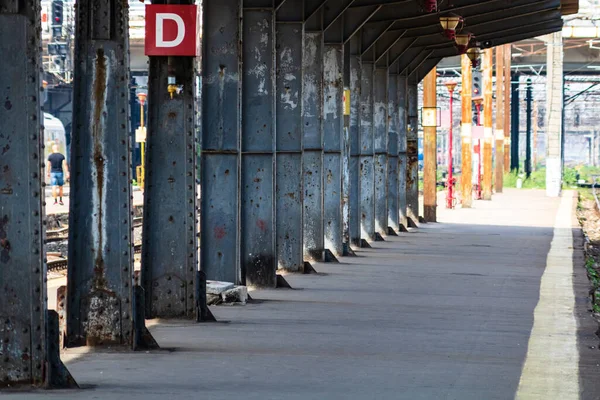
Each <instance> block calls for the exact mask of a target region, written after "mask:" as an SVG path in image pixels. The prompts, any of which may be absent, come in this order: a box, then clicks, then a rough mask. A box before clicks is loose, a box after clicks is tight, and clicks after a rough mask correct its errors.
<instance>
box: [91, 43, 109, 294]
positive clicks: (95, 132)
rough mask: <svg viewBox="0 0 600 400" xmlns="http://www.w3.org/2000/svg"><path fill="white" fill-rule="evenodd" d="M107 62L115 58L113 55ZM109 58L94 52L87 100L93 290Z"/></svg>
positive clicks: (99, 249) (99, 275) (99, 264)
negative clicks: (89, 137)
mask: <svg viewBox="0 0 600 400" xmlns="http://www.w3.org/2000/svg"><path fill="white" fill-rule="evenodd" d="M111 59H113V60H114V59H115V58H114V56H113V57H111ZM108 60H109V57H107V56H106V55H105V54H104V50H103V49H98V51H97V53H96V58H95V62H94V64H93V69H92V77H93V78H92V79H93V81H92V88H93V92H92V98H91V101H92V103H91V106H92V110H93V111H92V113H91V120H90V126H91V129H92V141H91V146H92V149H91V154H92V159H91V160H90V162H91V165H92V166H93V172H92V193H93V195H92V209H93V210H95V212H94V213H93V214H92V215H91V221H92V226H94V229H92V235H93V246H94V252H95V260H94V283H93V284H94V287H95V288H97V289H101V288H104V287H105V286H106V279H105V274H106V271H105V269H104V268H105V265H104V252H105V249H104V248H103V246H104V244H105V241H106V239H105V238H106V226H107V225H106V213H105V210H106V190H107V187H108V181H109V176H108V175H107V161H106V155H105V151H104V141H105V139H106V138H105V134H106V133H107V132H106V118H107V117H108V113H107V108H106V97H107V87H108V79H109V77H110V76H111V71H110V70H111V68H112V65H110V64H109V62H108Z"/></svg>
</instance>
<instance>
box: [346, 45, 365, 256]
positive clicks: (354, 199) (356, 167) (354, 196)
mask: <svg viewBox="0 0 600 400" xmlns="http://www.w3.org/2000/svg"><path fill="white" fill-rule="evenodd" d="M358 41H359V37H358V36H354V37H353V38H352V39H351V40H350V51H351V52H352V53H353V54H352V55H351V56H350V57H349V60H350V66H349V67H350V82H349V86H350V123H349V136H350V164H349V167H348V170H349V174H350V177H349V181H350V206H349V225H350V242H351V243H352V244H353V245H354V246H358V245H359V244H360V226H361V216H360V215H361V213H360V201H359V189H360V161H359V158H360V147H361V146H360V135H359V128H360V115H359V113H360V102H361V99H360V88H361V70H362V64H361V62H360V57H359V56H357V55H356V53H358V49H357V47H358Z"/></svg>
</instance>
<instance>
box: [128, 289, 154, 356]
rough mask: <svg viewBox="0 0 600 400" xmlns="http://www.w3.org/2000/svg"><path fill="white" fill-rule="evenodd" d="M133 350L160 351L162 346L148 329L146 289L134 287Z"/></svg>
mask: <svg viewBox="0 0 600 400" xmlns="http://www.w3.org/2000/svg"><path fill="white" fill-rule="evenodd" d="M132 348H133V350H151V349H158V348H160V346H159V345H158V343H156V340H154V337H152V334H150V331H149V330H148V328H146V295H145V292H144V288H143V287H141V286H139V285H134V286H133V343H132Z"/></svg>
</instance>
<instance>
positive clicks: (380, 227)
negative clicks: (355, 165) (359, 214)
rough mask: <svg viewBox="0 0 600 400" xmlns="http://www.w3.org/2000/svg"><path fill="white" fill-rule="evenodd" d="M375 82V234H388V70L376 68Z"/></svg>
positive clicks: (380, 237) (380, 236) (381, 236)
mask: <svg viewBox="0 0 600 400" xmlns="http://www.w3.org/2000/svg"><path fill="white" fill-rule="evenodd" d="M373 79H374V82H373V152H374V160H373V161H374V163H375V191H374V193H375V234H376V235H377V239H382V238H383V236H385V235H387V233H388V205H387V199H388V190H387V189H388V188H387V164H388V161H387V156H388V148H387V147H388V128H387V127H388V121H387V119H388V101H387V94H388V69H387V66H386V67H385V68H381V67H380V66H376V68H375V75H374V78H373Z"/></svg>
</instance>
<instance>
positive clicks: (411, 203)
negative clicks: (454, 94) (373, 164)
mask: <svg viewBox="0 0 600 400" xmlns="http://www.w3.org/2000/svg"><path fill="white" fill-rule="evenodd" d="M406 97H407V112H408V117H407V120H408V125H407V130H406V159H407V167H406V208H407V217H408V220H409V222H408V223H409V225H411V226H416V225H417V223H418V222H419V148H418V123H419V115H418V113H417V112H418V107H419V104H418V102H419V97H418V91H417V84H415V83H409V84H408V86H407V94H406Z"/></svg>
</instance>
